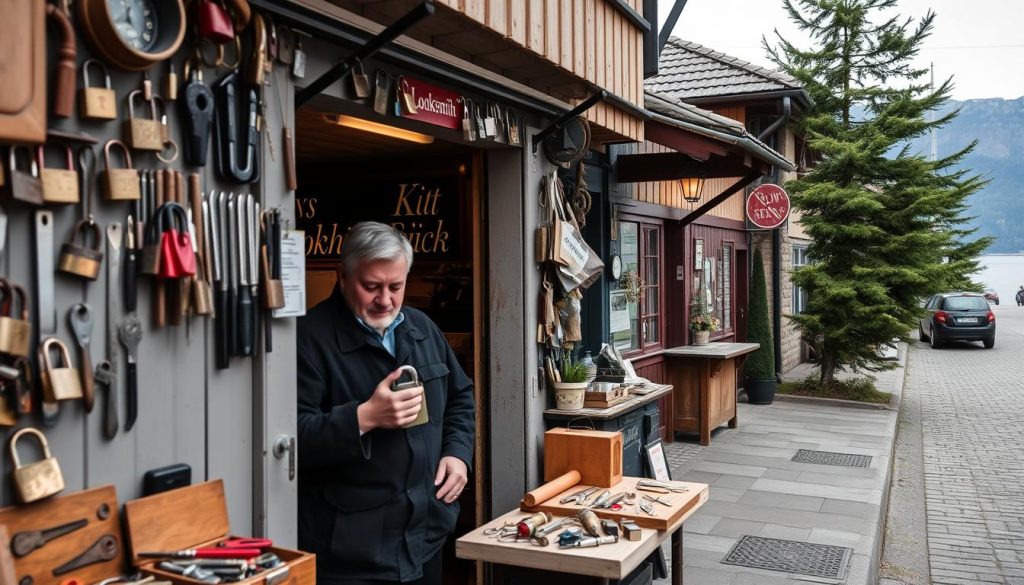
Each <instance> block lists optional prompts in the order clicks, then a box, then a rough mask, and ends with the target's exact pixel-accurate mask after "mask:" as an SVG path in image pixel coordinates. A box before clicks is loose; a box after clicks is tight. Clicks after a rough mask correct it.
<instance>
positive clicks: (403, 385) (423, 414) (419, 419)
mask: <svg viewBox="0 0 1024 585" xmlns="http://www.w3.org/2000/svg"><path fill="white" fill-rule="evenodd" d="M398 369H399V370H401V371H403V372H408V373H409V375H411V376H412V380H410V381H408V382H399V381H398V380H395V381H394V382H392V384H391V389H392V390H395V391H398V390H411V389H413V388H423V384H421V383H420V375H419V373H417V372H416V368H414V367H412V366H408V365H406V366H401V367H399V368H398ZM399 380H401V377H399ZM428 420H430V416H429V415H428V414H427V395H426V393H425V392H424V394H423V401H422V402H420V411H419V412H418V413H416V419H415V420H413V421H412V422H411V423H409V424H407V425H405V426H404V428H407V429H411V428H412V427H415V426H419V425H421V424H423V423H425V422H427V421H428Z"/></svg>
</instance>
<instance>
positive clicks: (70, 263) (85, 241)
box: [57, 219, 103, 280]
mask: <svg viewBox="0 0 1024 585" xmlns="http://www.w3.org/2000/svg"><path fill="white" fill-rule="evenodd" d="M90 233H91V234H92V236H93V237H92V246H91V247H90V245H89V234H90ZM79 236H81V242H82V243H81V245H80V244H79V243H78V241H79ZM102 262H103V236H102V233H101V232H100V225H99V224H98V223H96V222H95V221H93V220H91V219H83V220H81V221H79V222H78V223H76V224H75V227H74V228H72V229H71V233H70V234H68V241H66V242H64V245H62V246H61V247H60V260H59V261H58V262H57V269H58V270H60V271H62V272H67V273H68V274H74V275H75V276H81V277H83V278H88V279H89V280H96V277H97V276H99V273H100V264H101V263H102Z"/></svg>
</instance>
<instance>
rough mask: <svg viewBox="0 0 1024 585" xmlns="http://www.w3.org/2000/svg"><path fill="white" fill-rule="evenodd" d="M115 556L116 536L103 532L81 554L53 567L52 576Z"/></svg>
mask: <svg viewBox="0 0 1024 585" xmlns="http://www.w3.org/2000/svg"><path fill="white" fill-rule="evenodd" d="M116 556H117V537H116V536H114V535H113V534H104V535H103V536H101V537H100V538H99V540H97V541H96V542H94V543H93V544H92V546H90V547H89V548H87V549H85V551H84V552H83V553H82V554H80V555H78V556H77V557H75V558H73V559H71V560H70V561H68V562H66V563H64V564H63V565H61V566H59V567H57V568H56V569H54V570H53V576H54V577H60V576H61V575H64V574H67V573H70V572H71V571H74V570H75V569H80V568H82V567H87V566H89V565H94V564H96V563H102V562H104V561H109V560H110V559H112V558H114V557H116Z"/></svg>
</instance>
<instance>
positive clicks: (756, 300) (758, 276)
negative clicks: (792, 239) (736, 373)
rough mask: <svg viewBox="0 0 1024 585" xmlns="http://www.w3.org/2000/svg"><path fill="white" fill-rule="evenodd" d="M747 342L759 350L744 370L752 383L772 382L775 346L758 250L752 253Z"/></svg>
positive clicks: (759, 251)
mask: <svg viewBox="0 0 1024 585" xmlns="http://www.w3.org/2000/svg"><path fill="white" fill-rule="evenodd" d="M747 341H750V342H752V343H760V344H761V347H760V348H759V349H758V350H757V351H755V352H753V353H751V354H750V355H749V356H748V357H747V361H746V362H744V364H743V370H744V373H745V374H746V376H747V378H749V379H752V380H774V379H775V344H774V343H772V323H771V320H770V319H769V318H768V284H767V283H766V282H765V276H764V257H763V256H762V255H761V248H760V247H758V248H757V249H756V250H754V266H753V268H752V269H751V274H750V323H749V324H748V326H747Z"/></svg>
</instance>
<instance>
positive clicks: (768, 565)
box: [722, 535, 853, 579]
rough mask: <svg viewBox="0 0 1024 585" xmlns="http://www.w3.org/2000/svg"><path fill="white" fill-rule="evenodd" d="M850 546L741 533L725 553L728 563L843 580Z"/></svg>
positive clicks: (850, 549) (847, 564) (724, 560)
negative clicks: (737, 540)
mask: <svg viewBox="0 0 1024 585" xmlns="http://www.w3.org/2000/svg"><path fill="white" fill-rule="evenodd" d="M852 554H853V549H852V548H846V547H844V546H831V545H828V544H811V543H809V542H797V541H795V540H780V539H778V538H763V537H760V536H749V535H748V536H744V537H743V538H741V539H740V541H739V542H737V543H736V545H735V546H733V547H732V550H730V551H729V554H727V555H725V558H724V559H722V562H723V563H725V564H727V565H737V566H740V567H750V568H752V569H767V570H769V571H782V572H785V573H800V574H801V575H810V576H812V577H827V578H831V579H845V578H846V571H847V569H848V568H849V566H850V556H851V555H852Z"/></svg>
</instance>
